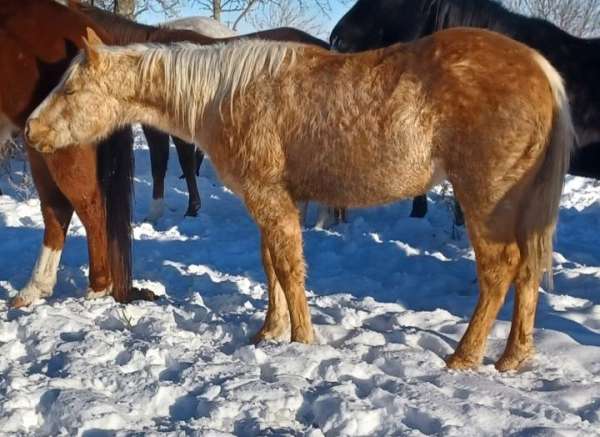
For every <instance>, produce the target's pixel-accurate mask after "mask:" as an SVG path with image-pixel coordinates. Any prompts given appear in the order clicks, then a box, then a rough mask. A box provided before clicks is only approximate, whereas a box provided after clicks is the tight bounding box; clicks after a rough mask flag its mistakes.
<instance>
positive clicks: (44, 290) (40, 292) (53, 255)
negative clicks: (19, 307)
mask: <svg viewBox="0 0 600 437" xmlns="http://www.w3.org/2000/svg"><path fill="white" fill-rule="evenodd" d="M61 254H62V250H53V249H50V248H48V247H46V246H44V245H42V250H41V251H40V254H39V256H38V259H37V261H36V263H35V265H34V266H33V272H32V273H31V278H30V279H29V282H28V283H27V285H26V286H25V287H23V289H22V290H21V291H20V292H19V294H18V295H17V297H20V298H21V300H22V303H23V304H24V305H30V304H32V303H33V302H35V301H37V300H38V299H41V298H44V297H48V296H51V295H52V291H53V290H54V286H55V285H56V274H57V272H58V264H59V262H60V255H61Z"/></svg>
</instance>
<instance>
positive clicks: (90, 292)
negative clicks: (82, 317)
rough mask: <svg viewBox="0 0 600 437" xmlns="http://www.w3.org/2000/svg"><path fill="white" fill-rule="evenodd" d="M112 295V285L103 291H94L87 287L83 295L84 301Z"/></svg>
mask: <svg viewBox="0 0 600 437" xmlns="http://www.w3.org/2000/svg"><path fill="white" fill-rule="evenodd" d="M111 294H112V284H111V285H109V286H108V287H107V288H105V289H104V290H100V291H94V290H93V289H92V288H91V287H88V290H87V293H86V295H85V298H86V299H99V298H101V297H105V296H110V295H111Z"/></svg>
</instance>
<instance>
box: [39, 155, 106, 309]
mask: <svg viewBox="0 0 600 437" xmlns="http://www.w3.org/2000/svg"><path fill="white" fill-rule="evenodd" d="M44 159H45V160H46V162H47V164H48V168H49V169H50V172H51V174H52V176H53V178H54V180H55V181H56V184H57V185H58V187H59V188H60V190H61V192H62V193H63V194H64V195H65V197H66V198H67V199H68V200H69V202H70V203H71V204H72V205H73V208H75V212H76V213H77V215H78V216H79V218H80V220H81V222H82V223H83V226H84V227H85V230H86V234H87V240H88V254H89V263H90V273H89V277H90V278H89V279H90V285H89V289H88V297H90V298H93V297H100V296H105V295H109V294H111V275H110V268H109V263H108V238H107V235H106V211H105V207H104V198H103V195H102V189H101V187H100V183H99V180H98V176H97V168H98V159H97V152H96V148H95V147H69V148H67V149H61V150H58V151H57V152H55V153H53V154H49V155H45V156H44Z"/></svg>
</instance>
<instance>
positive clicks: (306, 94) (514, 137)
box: [25, 29, 573, 370]
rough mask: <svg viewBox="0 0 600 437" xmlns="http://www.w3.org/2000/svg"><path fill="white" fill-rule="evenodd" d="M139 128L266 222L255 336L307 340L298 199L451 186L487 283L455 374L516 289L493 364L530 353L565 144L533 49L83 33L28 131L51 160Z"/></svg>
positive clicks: (475, 33)
mask: <svg viewBox="0 0 600 437" xmlns="http://www.w3.org/2000/svg"><path fill="white" fill-rule="evenodd" d="M134 122H142V123H146V124H149V125H151V126H154V127H157V128H159V129H161V130H164V131H166V132H169V133H171V134H174V135H178V136H181V137H182V138H184V139H187V140H192V139H197V140H199V144H202V145H203V147H204V148H205V151H206V152H207V153H208V154H209V156H210V157H211V159H212V162H213V164H214V166H215V168H216V169H217V171H218V173H219V175H220V177H221V178H222V179H223V181H224V182H225V183H226V184H227V185H228V186H229V187H230V188H231V189H232V190H233V191H235V192H236V193H238V194H239V195H240V196H241V198H242V199H243V200H244V202H245V204H246V206H247V208H248V210H249V212H250V214H251V215H252V216H253V218H254V219H255V221H256V222H257V224H258V227H259V229H260V231H261V236H262V254H263V263H264V268H265V272H266V275H267V279H268V289H269V307H268V310H267V316H266V320H265V324H264V325H263V327H262V329H261V330H260V332H259V333H258V335H257V336H256V340H259V341H260V340H262V339H271V338H277V337H280V336H282V335H283V334H285V333H286V332H287V331H288V329H289V328H290V325H291V339H292V341H299V342H306V343H310V342H311V341H312V340H313V328H312V324H311V320H310V314H309V310H308V305H307V301H306V296H305V292H304V276H305V267H304V259H303V255H302V233H301V229H300V223H299V214H298V208H297V206H296V202H297V201H305V200H317V201H320V202H323V203H325V204H330V205H344V206H354V207H359V206H369V205H376V204H381V203H385V202H391V201H394V200H397V199H400V198H403V197H406V196H411V195H416V194H419V193H422V192H424V191H426V190H427V189H428V188H429V187H430V186H431V185H433V184H435V183H438V182H439V181H440V180H442V179H443V178H445V177H447V178H448V179H449V180H450V181H451V182H452V184H453V185H454V188H455V191H456V194H457V196H458V198H459V199H460V201H461V203H462V205H463V207H464V211H465V216H466V219H467V224H468V230H469V234H470V237H471V241H472V243H473V246H474V248H475V254H476V261H477V269H478V277H479V283H480V301H479V303H478V305H477V307H476V309H475V313H474V315H473V317H472V319H471V322H470V324H469V328H468V329H467V331H466V333H465V335H464V337H463V338H462V340H461V342H460V344H459V345H458V348H457V350H456V352H455V353H454V355H452V356H451V357H450V358H449V359H448V365H449V366H450V367H453V368H468V367H474V366H477V365H478V364H479V363H480V361H481V359H482V358H483V355H484V352H485V343H486V338H487V335H488V333H489V330H490V328H491V325H492V322H493V321H494V319H495V317H496V315H497V312H498V310H499V308H500V306H501V305H502V302H503V300H504V297H505V295H506V293H507V291H508V289H509V286H510V285H511V283H513V282H514V283H515V284H516V290H517V291H516V292H517V299H516V309H517V311H516V312H515V314H514V316H513V324H512V329H511V334H510V336H509V339H508V344H507V348H506V350H505V352H504V355H503V356H502V357H501V358H500V360H499V361H498V363H497V367H498V368H499V369H501V370H508V369H514V368H517V367H518V366H519V365H520V364H521V363H522V362H523V361H524V360H526V359H527V358H528V357H529V356H531V354H532V353H533V327H534V315H535V307H536V304H537V296H538V286H539V282H540V277H541V273H542V272H543V271H544V270H545V269H548V268H550V264H551V260H552V235H553V232H554V228H555V223H556V216H557V212H558V206H559V201H560V194H561V189H562V184H563V180H564V174H565V172H566V169H567V167H568V162H569V154H570V150H571V146H572V142H573V132H572V125H571V118H570V112H569V103H568V100H567V97H566V94H565V91H564V88H563V85H562V81H561V78H560V76H559V75H558V73H557V72H556V71H555V70H554V69H553V67H552V66H551V65H550V64H549V63H548V62H547V61H546V60H545V59H544V58H543V57H541V56H540V55H539V54H537V53H536V52H534V51H533V50H531V49H529V48H527V47H526V46H523V45H521V44H519V43H517V42H515V41H512V40H510V39H508V38H506V37H503V36H501V35H498V34H495V33H491V32H488V31H484V30H473V29H472V30H468V29H460V30H458V29H457V30H448V31H444V32H439V33H437V34H435V35H433V36H431V37H428V38H424V39H422V40H419V41H417V42H415V43H413V44H407V45H396V46H393V47H390V48H388V49H384V50H375V51H371V52H365V53H362V54H355V55H343V54H337V53H332V52H329V51H326V50H323V49H320V48H316V47H313V46H308V45H303V44H295V43H273V42H266V41H250V40H246V41H239V42H237V43H233V44H221V45H216V46H205V47H202V46H198V45H190V44H180V45H174V46H161V45H155V44H145V45H143V44H141V45H134V46H129V47H107V46H103V45H102V42H101V41H100V40H99V39H98V37H97V36H96V35H95V34H94V33H93V32H90V35H89V42H88V43H87V45H86V49H85V51H84V53H82V54H81V55H80V56H78V57H77V58H76V60H75V61H74V63H73V64H72V66H71V67H70V68H69V70H68V71H67V73H66V74H65V76H64V78H63V80H62V82H61V84H60V85H59V86H58V87H57V88H56V89H55V90H54V91H53V93H52V94H51V95H50V96H48V97H47V98H46V100H45V101H44V102H43V103H42V104H41V105H40V106H39V107H38V108H37V109H36V111H34V113H33V114H32V115H31V116H30V118H29V121H28V124H27V129H26V131H25V136H26V138H27V140H28V141H29V143H30V144H32V145H34V147H36V148H37V149H38V150H40V151H43V152H53V151H55V150H60V149H62V148H63V147H67V146H69V145H71V144H80V143H89V142H92V141H94V140H97V139H98V138H102V137H104V136H106V135H108V134H109V133H110V132H111V131H112V130H114V129H115V128H117V127H118V126H121V125H123V124H129V123H134ZM467 159H468V160H469V162H470V163H471V165H469V166H465V165H464V163H465V161H466V160H467ZM290 322H291V323H290Z"/></svg>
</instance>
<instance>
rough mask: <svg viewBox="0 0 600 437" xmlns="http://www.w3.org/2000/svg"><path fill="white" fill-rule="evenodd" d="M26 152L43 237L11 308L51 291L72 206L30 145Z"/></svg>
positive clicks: (38, 154) (54, 282) (20, 305)
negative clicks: (29, 275)
mask: <svg viewBox="0 0 600 437" xmlns="http://www.w3.org/2000/svg"><path fill="white" fill-rule="evenodd" d="M27 153H28V155H29V162H30V165H31V173H32V176H33V181H34V183H35V186H36V189H37V191H38V195H39V196H40V203H41V208H42V215H43V217H44V241H43V244H42V248H41V250H40V254H39V256H38V259H37V261H36V263H35V266H34V268H33V272H32V274H31V278H30V279H29V282H28V283H27V285H25V287H23V289H22V290H21V291H20V292H19V294H18V295H17V296H15V297H14V299H13V300H12V301H11V303H10V306H12V307H14V308H19V307H23V306H27V305H31V304H32V303H34V302H35V301H37V300H38V299H40V298H43V297H48V296H50V295H51V294H52V291H53V289H54V286H55V284H56V275H57V271H58V263H59V261H60V256H61V253H62V250H63V247H64V245H65V237H66V234H67V229H68V227H69V223H70V221H71V217H72V215H73V207H72V206H71V204H70V203H69V201H68V200H67V198H66V197H65V196H64V195H63V194H62V193H61V192H60V189H59V188H58V187H57V186H56V184H55V183H54V181H53V180H52V177H51V175H50V173H49V171H48V167H47V166H46V163H45V161H44V159H43V157H42V155H41V154H40V153H39V152H37V151H35V150H33V149H31V148H29V147H28V148H27Z"/></svg>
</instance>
